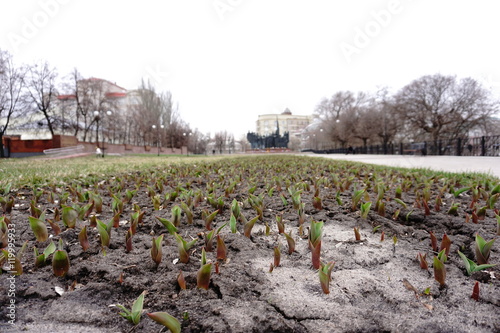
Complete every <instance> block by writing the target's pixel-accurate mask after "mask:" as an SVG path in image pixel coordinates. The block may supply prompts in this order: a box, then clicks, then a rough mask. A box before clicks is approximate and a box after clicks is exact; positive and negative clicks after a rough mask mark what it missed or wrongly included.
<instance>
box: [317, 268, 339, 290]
mask: <svg viewBox="0 0 500 333" xmlns="http://www.w3.org/2000/svg"><path fill="white" fill-rule="evenodd" d="M333 266H335V263H334V262H332V261H330V262H329V263H327V264H321V268H320V269H319V271H318V272H319V282H320V284H321V289H322V290H323V292H324V293H325V294H329V293H330V281H331V280H332V269H333Z"/></svg>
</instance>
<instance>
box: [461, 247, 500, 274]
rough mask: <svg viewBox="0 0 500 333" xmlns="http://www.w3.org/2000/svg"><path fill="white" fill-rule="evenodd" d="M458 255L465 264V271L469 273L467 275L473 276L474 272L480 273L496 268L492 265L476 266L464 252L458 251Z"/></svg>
mask: <svg viewBox="0 0 500 333" xmlns="http://www.w3.org/2000/svg"><path fill="white" fill-rule="evenodd" d="M458 255H459V256H460V258H462V260H463V262H464V266H465V270H466V271H467V275H471V274H472V273H474V272H478V271H481V270H483V269H488V268H491V267H493V266H495V265H491V264H482V265H476V263H475V262H474V261H472V260H470V259H469V258H467V257H466V256H465V254H463V253H462V252H460V251H458Z"/></svg>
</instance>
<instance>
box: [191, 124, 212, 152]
mask: <svg viewBox="0 0 500 333" xmlns="http://www.w3.org/2000/svg"><path fill="white" fill-rule="evenodd" d="M191 134H192V135H191V136H190V138H189V142H188V149H189V151H192V152H193V153H194V154H203V153H206V151H207V145H208V142H209V141H210V135H208V134H203V133H201V132H200V131H199V130H198V129H195V130H194V131H193V132H192V133H191Z"/></svg>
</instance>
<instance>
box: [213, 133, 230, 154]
mask: <svg viewBox="0 0 500 333" xmlns="http://www.w3.org/2000/svg"><path fill="white" fill-rule="evenodd" d="M227 137H228V133H227V131H221V132H217V133H215V135H214V143H215V148H216V149H217V150H219V153H220V154H222V153H223V152H224V149H226V143H227Z"/></svg>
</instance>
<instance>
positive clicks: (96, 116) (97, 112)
mask: <svg viewBox="0 0 500 333" xmlns="http://www.w3.org/2000/svg"><path fill="white" fill-rule="evenodd" d="M112 113H113V112H111V111H109V110H108V111H106V115H107V116H108V117H109V116H111V114H112ZM94 116H95V120H96V122H97V128H96V134H95V141H96V143H97V146H99V122H100V121H101V112H100V111H94ZM103 127H104V126H101V134H102V147H101V153H102V155H101V156H102V158H104V129H103Z"/></svg>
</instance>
